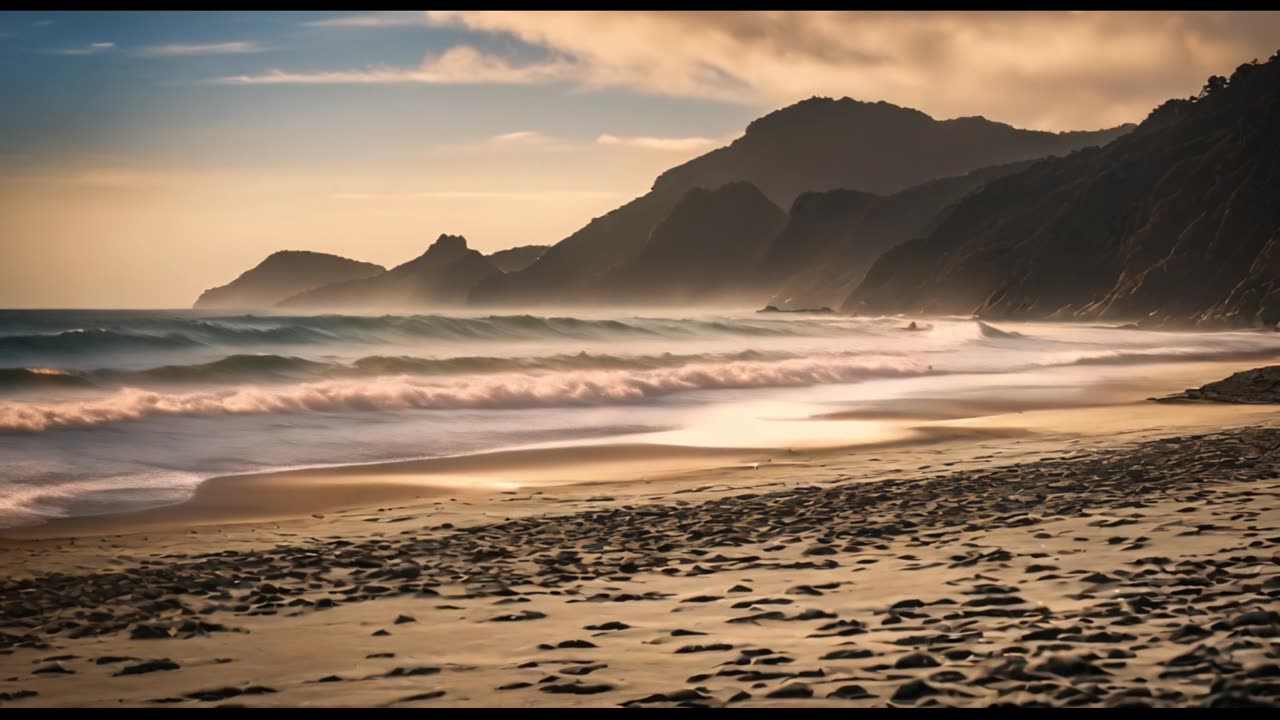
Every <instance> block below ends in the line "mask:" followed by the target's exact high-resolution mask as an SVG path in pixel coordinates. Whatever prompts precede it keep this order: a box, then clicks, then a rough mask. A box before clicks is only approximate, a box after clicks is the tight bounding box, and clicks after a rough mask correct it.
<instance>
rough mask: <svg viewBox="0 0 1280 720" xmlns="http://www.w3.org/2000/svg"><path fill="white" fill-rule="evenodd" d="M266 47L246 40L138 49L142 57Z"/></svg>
mask: <svg viewBox="0 0 1280 720" xmlns="http://www.w3.org/2000/svg"><path fill="white" fill-rule="evenodd" d="M265 49H266V48H263V47H262V46H260V45H258V44H257V43H252V42H246V41H242V40H241V41H235V42H220V43H173V44H169V45H152V46H151V47H145V48H142V49H141V50H139V51H138V54H139V55H142V56H144V57H181V56H186V55H240V54H244V53H257V52H262V51H263V50H265Z"/></svg>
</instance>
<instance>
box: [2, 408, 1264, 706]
mask: <svg viewBox="0 0 1280 720" xmlns="http://www.w3.org/2000/svg"><path fill="white" fill-rule="evenodd" d="M1164 409H1165V410H1167V409H1168V408H1167V407H1166V408H1164ZM1201 419H1202V420H1203V421H1207V422H1212V421H1214V420H1215V419H1220V418H1215V417H1214V416H1213V415H1212V414H1210V415H1203V416H1202V417H1201ZM1241 419H1242V420H1252V421H1253V422H1252V423H1246V424H1247V425H1250V426H1248V427H1243V428H1238V429H1231V430H1220V431H1216V432H1209V433H1201V432H1199V431H1198V430H1197V431H1196V432H1192V430H1193V429H1195V428H1196V427H1198V426H1194V425H1193V424H1186V425H1184V426H1182V428H1180V429H1176V430H1174V431H1173V432H1168V430H1170V429H1169V428H1165V431H1163V432H1162V431H1160V430H1157V431H1156V432H1155V433H1154V435H1152V436H1151V437H1148V438H1146V439H1142V438H1135V437H1133V436H1124V437H1114V436H1112V437H1108V436H1106V435H1105V434H1100V435H1098V436H1096V437H1095V438H1093V440H1094V442H1080V443H1074V444H1071V443H1068V444H1064V443H1063V442H1062V438H1061V437H1049V436H1044V437H1042V438H1041V439H1043V440H1044V441H1045V442H1040V440H1036V441H1034V442H1028V443H1027V444H1026V446H1025V447H1023V448H1020V449H1016V450H1009V446H1008V445H1007V444H1005V441H1004V440H999V439H996V438H995V437H990V438H988V440H987V441H974V440H973V439H972V438H970V439H969V440H968V441H963V442H957V443H951V444H949V445H948V444H945V443H944V444H940V445H937V446H934V447H923V448H922V447H918V446H912V447H908V448H899V449H898V450H896V451H894V450H885V451H877V453H876V455H877V457H876V458H874V459H876V460H880V461H882V462H883V463H884V464H885V465H886V467H884V468H879V467H877V469H876V470H874V471H873V470H870V469H869V467H870V465H872V463H871V460H872V459H873V458H869V457H866V456H857V457H856V458H855V459H854V460H852V461H849V462H847V463H845V464H841V463H840V462H838V457H839V456H838V454H832V455H831V456H828V457H823V458H821V459H820V460H821V461H820V462H818V461H813V462H809V463H803V464H795V465H789V466H784V467H785V469H786V471H787V472H786V475H788V476H789V477H787V478H786V479H785V481H783V479H782V478H774V479H772V480H771V481H769V482H765V483H756V482H747V483H745V484H744V483H743V477H742V476H743V475H744V473H743V471H742V470H741V469H737V468H735V469H727V470H722V471H719V472H718V473H717V472H711V473H705V474H702V475H700V476H699V482H705V483H710V484H704V485H700V486H696V487H691V486H690V483H689V482H688V481H687V479H686V480H682V481H680V482H670V483H656V484H655V485H653V486H651V487H650V488H649V490H647V491H646V492H645V493H644V494H643V495H639V494H633V495H632V496H629V497H624V496H618V497H610V496H600V495H592V496H589V497H585V498H578V497H573V496H572V495H571V494H566V495H565V496H561V497H543V498H539V497H535V496H534V495H533V494H529V495H528V496H523V494H521V496H516V497H510V496H508V498H507V499H506V500H498V499H495V498H490V499H489V500H488V501H482V499H481V498H476V502H475V503H474V504H472V505H467V506H465V507H464V506H463V503H458V505H459V506H458V507H453V508H450V509H449V512H448V513H445V514H438V513H436V512H434V511H432V512H422V509H423V506H421V505H417V506H413V505H411V506H403V507H397V506H388V507H382V508H372V507H370V508H365V509H363V510H361V511H359V512H352V513H340V514H338V515H335V516H327V517H325V518H324V519H309V520H299V521H296V522H291V523H279V524H275V525H270V524H259V525H248V526H242V527H234V526H224V527H219V528H213V529H210V528H200V529H198V530H197V529H188V530H186V531H184V532H165V533H160V534H157V535H153V536H138V535H132V536H124V537H114V538H112V537H97V538H69V539H68V538H63V539H59V540H45V541H33V542H17V543H5V546H6V548H7V552H6V553H4V554H2V555H0V557H3V564H4V565H5V566H7V567H6V568H5V570H7V571H8V572H5V573H0V672H3V674H4V675H5V676H6V677H8V678H11V681H10V682H8V683H7V687H6V690H5V691H4V692H5V694H4V695H0V704H2V705H10V704H12V705H14V706H18V707H20V706H46V705H48V706H82V705H105V704H108V703H109V704H111V705H120V706H126V707H146V706H151V705H155V704H170V703H172V704H179V705H185V706H208V705H251V706H296V705H341V706H352V707H356V706H406V705H412V706H438V705H448V706H492V705H502V706H546V705H549V706H566V705H569V706H595V707H602V706H618V705H622V706H628V707H633V706H645V707H648V706H680V705H685V706H689V705H693V706H713V707H715V706H725V705H733V706H737V705H739V704H741V705H745V706H761V707H779V706H795V705H796V704H814V705H841V706H848V707H863V706H866V707H884V706H914V707H921V706H928V705H970V706H992V705H1010V704H1012V705H1019V706H1031V707H1036V706H1046V705H1067V706H1084V705H1089V706H1093V705H1105V706H1126V707H1128V706H1135V705H1140V706H1184V705H1188V704H1198V705H1207V706H1212V707H1224V706H1225V707H1239V706H1257V705H1259V704H1266V703H1268V702H1273V700H1269V698H1272V697H1273V695H1274V677H1275V676H1276V675H1275V673H1276V670H1275V667H1276V666H1275V660H1274V657H1273V655H1274V649H1273V648H1271V649H1268V648H1270V645H1272V644H1273V643H1271V644H1268V643H1269V641H1268V640H1267V639H1268V638H1274V637H1275V633H1276V632H1280V613H1276V612H1274V610H1273V608H1274V596H1275V594H1276V593H1277V592H1280V567H1278V566H1276V565H1275V563H1274V562H1272V561H1271V560H1270V556H1271V555H1272V554H1274V553H1275V552H1276V551H1277V550H1278V549H1280V535H1276V533H1275V531H1274V529H1275V528H1276V527H1280V458H1277V457H1275V456H1274V455H1273V453H1272V452H1271V449H1272V448H1273V447H1274V446H1276V445H1277V444H1280V417H1277V416H1276V413H1275V412H1274V411H1272V412H1271V413H1268V414H1266V416H1265V417H1262V416H1259V417H1247V418H1241ZM1081 420H1082V421H1083V418H1081ZM1116 420H1117V421H1118V419H1116ZM1031 424H1034V423H1031ZM1203 424H1204V423H1201V425H1203ZM874 464H875V465H877V466H878V465H880V464H881V463H880V462H877V463H874ZM619 485H620V486H621V485H622V484H619ZM630 487H632V488H635V487H636V484H635V483H632V484H631V485H630ZM593 489H594V488H593ZM508 503H509V504H508ZM495 511H496V512H495ZM37 567H38V568H40V571H39V573H40V574H32V572H33V570H34V568H37ZM17 569H23V570H21V571H17V572H15V570H17Z"/></svg>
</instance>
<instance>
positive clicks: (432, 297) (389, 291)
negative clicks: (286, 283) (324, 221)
mask: <svg viewBox="0 0 1280 720" xmlns="http://www.w3.org/2000/svg"><path fill="white" fill-rule="evenodd" d="M501 274H502V271H501V270H499V269H498V268H497V266H495V265H494V264H493V262H491V261H490V260H489V258H486V257H485V256H484V255H482V254H481V253H479V252H477V251H475V250H472V249H470V248H468V247H467V241H466V239H465V238H463V237H462V236H460V235H441V236H440V237H439V238H437V239H436V241H435V242H434V243H433V244H432V245H431V247H429V248H428V249H427V251H426V252H425V253H423V254H422V255H420V256H418V257H417V258H414V259H413V260H410V261H409V262H407V263H404V264H403V265H397V266H396V267H394V268H392V269H390V270H388V271H386V272H385V273H383V274H381V275H378V276H376V277H371V278H366V279H362V280H353V281H349V282H341V283H335V284H332V285H326V286H324V287H321V288H317V289H315V290H311V291H308V292H304V293H302V294H299V295H296V296H294V297H291V298H289V299H288V300H285V301H284V302H282V303H280V307H282V308H290V309H299V308H309V309H337V310H352V309H418V310H421V309H423V308H429V307H441V306H456V305H461V304H462V303H463V302H464V300H465V299H466V296H467V293H468V292H469V291H470V290H471V288H472V287H473V286H475V284H476V283H478V282H480V281H482V280H484V279H486V278H490V277H494V276H498V275H501Z"/></svg>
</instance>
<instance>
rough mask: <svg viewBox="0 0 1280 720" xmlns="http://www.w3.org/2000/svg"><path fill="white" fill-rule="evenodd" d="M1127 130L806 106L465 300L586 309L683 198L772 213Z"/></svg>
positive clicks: (818, 102)
mask: <svg viewBox="0 0 1280 720" xmlns="http://www.w3.org/2000/svg"><path fill="white" fill-rule="evenodd" d="M1128 129H1129V127H1128V126H1126V127H1122V128H1114V129H1111V130H1102V131H1098V132H1080V133H1046V132H1037V131H1031V130H1020V129H1017V128H1013V127H1010V126H1008V125H1004V124H1002V123H996V122H992V121H989V120H986V119H983V118H960V119H956V120H945V121H939V120H934V119H933V118H931V117H929V116H928V115H925V114H924V113H922V112H919V111H918V110H911V109H908V108H901V107H898V106H896V105H890V104H888V103H883V102H881V103H864V102H858V101H856V100H851V99H849V98H843V99H841V100H832V99H830V98H812V99H810V100H806V101H804V102H801V103H797V104H796V105H792V106H791V107H787V108H783V109H781V110H778V111H776V112H773V113H770V114H769V115H767V116H765V117H763V118H760V119H759V120H757V121H755V122H753V123H752V124H751V125H750V126H749V127H748V128H747V131H746V134H745V135H743V137H741V138H739V139H738V140H736V141H734V142H733V143H732V144H730V145H729V146H727V147H724V148H720V149H718V150H714V151H712V152H710V153H707V154H706V155H703V156H701V157H699V158H696V159H694V160H691V161H689V162H687V163H685V164H683V165H680V166H678V167H676V168H672V169H671V170H668V171H667V172H665V173H663V174H662V175H661V176H660V177H659V178H658V179H657V181H655V182H654V185H653V189H652V190H650V191H649V192H648V193H647V194H645V195H644V196H642V197H639V198H637V199H635V200H633V201H631V202H630V203H627V204H626V205H623V206H622V207H620V208H618V209H616V210H614V211H612V212H610V213H608V214H607V215H604V216H602V217H599V218H595V219H593V220H592V221H591V222H590V223H588V224H587V226H586V227H584V228H582V229H581V230H579V231H578V232H576V233H574V234H573V235H570V236H569V237H567V238H565V239H564V240H562V241H561V242H559V243H557V244H556V245H554V246H552V247H551V248H550V249H549V250H547V252H546V253H545V254H544V255H543V256H542V257H541V258H539V259H538V261H537V262H535V263H534V264H532V265H530V266H529V267H528V268H526V269H525V270H522V271H519V272H513V273H508V274H507V275H505V276H503V277H499V278H493V279H491V280H489V281H486V282H484V283H482V284H481V285H479V286H478V287H477V288H476V289H475V290H474V291H473V292H472V294H471V299H472V301H473V302H474V303H476V304H482V305H483V304H521V305H526V306H527V305H530V304H533V305H536V304H539V303H546V304H556V303H565V302H574V301H589V300H598V299H599V297H600V288H601V286H602V284H603V283H604V281H605V278H606V277H609V271H610V270H612V269H613V268H615V267H619V266H624V265H626V264H627V263H629V262H631V261H632V260H633V259H634V258H635V257H636V256H638V255H639V254H640V253H641V251H642V250H643V249H644V247H645V244H646V243H647V242H648V241H649V237H650V235H651V234H652V233H653V231H654V229H655V228H656V227H657V226H658V224H659V223H661V222H662V221H663V220H664V219H665V218H666V217H667V215H668V214H669V213H670V212H671V211H672V209H673V208H674V207H675V206H676V204H677V203H678V202H680V200H681V198H683V197H684V196H685V194H686V193H687V192H689V191H690V190H692V189H694V188H707V189H714V188H718V187H720V186H722V185H725V184H727V183H732V182H739V181H742V182H749V183H751V184H753V185H755V186H756V187H757V188H759V189H760V191H761V192H762V193H763V194H764V195H765V196H766V197H768V198H769V199H770V200H771V201H772V202H773V203H774V204H776V205H779V206H780V207H789V206H790V205H791V203H792V202H793V201H794V200H795V198H796V197H797V196H799V195H800V194H802V193H805V192H812V191H824V190H831V189H836V188H853V189H858V190H861V191H864V192H871V193H877V194H888V193H894V192H897V191H900V190H903V189H905V188H908V187H911V186H914V185H918V184H920V183H923V182H927V181H930V180H933V179H936V178H941V177H947V176H953V175H962V174H964V173H967V172H970V171H972V170H974V169H976V168H981V167H987V166H992V165H999V164H1004V163H1010V162H1015V161H1021V160H1027V159H1032V158H1040V157H1045V156H1048V155H1051V154H1063V153H1067V152H1070V151H1071V150H1074V149H1077V148H1081V147H1086V146H1090V145H1096V144H1102V143H1106V142H1108V141H1110V140H1111V139H1113V138H1115V137H1117V136H1119V135H1121V134H1123V133H1124V132H1126V131H1127V130H1128Z"/></svg>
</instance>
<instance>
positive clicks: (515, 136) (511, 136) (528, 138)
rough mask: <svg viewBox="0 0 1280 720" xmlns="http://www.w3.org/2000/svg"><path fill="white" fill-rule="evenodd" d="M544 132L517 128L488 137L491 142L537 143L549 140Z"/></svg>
mask: <svg viewBox="0 0 1280 720" xmlns="http://www.w3.org/2000/svg"><path fill="white" fill-rule="evenodd" d="M549 139H550V138H548V137H547V136H546V135H545V134H544V133H542V132H539V131H538V130H517V131H515V132H509V133H502V134H500V135H494V136H493V137H491V138H489V140H490V141H491V142H495V143H499V144H505V143H538V142H546V141H547V140H549Z"/></svg>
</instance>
